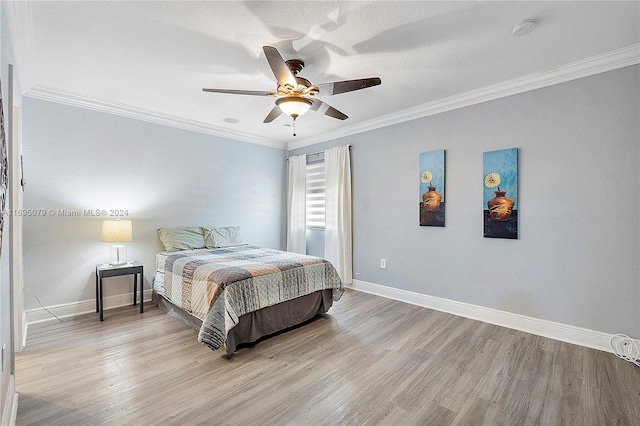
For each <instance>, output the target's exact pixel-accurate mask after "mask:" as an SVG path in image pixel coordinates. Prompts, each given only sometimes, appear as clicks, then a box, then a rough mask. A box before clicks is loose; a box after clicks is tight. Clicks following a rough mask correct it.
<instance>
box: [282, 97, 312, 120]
mask: <svg viewBox="0 0 640 426" xmlns="http://www.w3.org/2000/svg"><path fill="white" fill-rule="evenodd" d="M276 105H278V106H279V107H280V109H281V110H282V112H284V113H285V114H288V115H290V116H292V117H299V116H301V115H302V114H304V113H305V112H307V111H309V108H311V105H312V102H311V101H310V100H308V99H305V98H299V97H296V96H288V97H286V98H280V99H278V100H277V101H276Z"/></svg>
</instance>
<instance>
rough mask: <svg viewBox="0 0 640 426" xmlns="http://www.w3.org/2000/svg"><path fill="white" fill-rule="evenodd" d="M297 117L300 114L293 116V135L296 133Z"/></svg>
mask: <svg viewBox="0 0 640 426" xmlns="http://www.w3.org/2000/svg"><path fill="white" fill-rule="evenodd" d="M296 118H298V116H294V117H293V136H295V135H296Z"/></svg>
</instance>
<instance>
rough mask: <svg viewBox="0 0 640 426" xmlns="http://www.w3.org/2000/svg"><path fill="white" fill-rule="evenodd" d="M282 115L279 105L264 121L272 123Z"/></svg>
mask: <svg viewBox="0 0 640 426" xmlns="http://www.w3.org/2000/svg"><path fill="white" fill-rule="evenodd" d="M280 114H282V110H281V109H280V107H279V106H278V105H276V106H274V107H273V109H272V110H271V112H270V113H269V115H267V117H266V118H265V119H264V121H263V123H271V122H272V121H273V120H275V119H276V118H278V117H279V116H280Z"/></svg>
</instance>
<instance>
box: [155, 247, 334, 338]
mask: <svg viewBox="0 0 640 426" xmlns="http://www.w3.org/2000/svg"><path fill="white" fill-rule="evenodd" d="M153 286H154V289H155V290H156V292H157V293H159V294H160V295H162V296H164V297H165V298H166V299H167V300H169V301H170V302H172V303H173V304H174V305H176V306H178V307H180V308H182V309H184V310H186V311H187V312H189V313H190V314H191V315H193V316H195V317H197V318H198V319H200V320H202V327H201V328H200V332H199V333H198V341H200V342H202V343H203V344H205V345H207V346H208V347H210V348H211V349H214V350H215V349H218V348H220V347H221V346H222V345H223V344H224V343H225V341H226V339H227V333H228V332H229V330H231V329H232V328H233V327H234V326H235V325H236V324H237V323H238V318H239V317H240V316H241V315H244V314H246V313H249V312H253V311H257V310H258V309H262V308H265V307H267V306H271V305H275V304H277V303H280V302H285V301H287V300H291V299H295V298H296V297H299V296H304V295H307V294H311V293H314V292H316V291H319V290H326V289H333V299H334V300H338V299H340V297H341V296H342V293H343V292H344V289H343V287H342V281H341V280H340V277H339V276H338V273H337V272H336V270H335V268H334V267H333V265H332V264H331V263H329V262H328V261H327V260H324V259H322V258H319V257H313V256H306V255H301V254H297V253H290V252H284V251H279V250H273V249H266V248H261V247H255V246H248V245H242V246H233V247H225V248H218V249H198V250H185V251H179V252H162V253H159V254H158V255H157V256H156V276H155V280H154V284H153Z"/></svg>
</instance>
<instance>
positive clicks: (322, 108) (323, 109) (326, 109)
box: [310, 99, 349, 120]
mask: <svg viewBox="0 0 640 426" xmlns="http://www.w3.org/2000/svg"><path fill="white" fill-rule="evenodd" d="M310 109H312V110H313V111H316V112H319V113H320V114H324V115H328V116H329V117H333V118H337V119H338V120H346V119H347V118H349V116H347V115H345V114H343V113H341V112H340V111H338V110H337V109H335V108H334V107H332V106H331V105H329V104H328V103H326V102H322V101H321V100H320V99H313V105H312V106H311V108H310Z"/></svg>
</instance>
